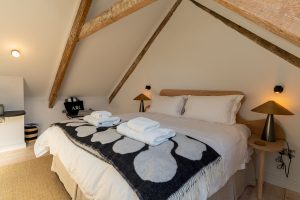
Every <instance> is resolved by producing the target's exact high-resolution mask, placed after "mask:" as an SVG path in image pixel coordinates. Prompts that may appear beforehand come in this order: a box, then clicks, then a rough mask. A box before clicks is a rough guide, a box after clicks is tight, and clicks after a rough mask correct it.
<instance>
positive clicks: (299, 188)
mask: <svg viewBox="0 0 300 200" xmlns="http://www.w3.org/2000/svg"><path fill="white" fill-rule="evenodd" d="M278 173H284V172H283V171H278ZM265 181H266V182H268V183H271V184H273V185H277V186H279V187H282V188H286V189H289V190H292V191H295V192H298V193H299V192H300V182H299V180H295V179H293V177H291V176H290V177H288V178H286V177H285V176H280V175H278V174H274V173H270V172H267V171H265Z"/></svg>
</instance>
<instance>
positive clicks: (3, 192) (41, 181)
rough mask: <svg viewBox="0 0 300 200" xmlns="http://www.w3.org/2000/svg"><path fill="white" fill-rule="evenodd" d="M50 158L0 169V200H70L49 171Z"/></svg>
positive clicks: (60, 184) (53, 174) (55, 176)
mask: <svg viewBox="0 0 300 200" xmlns="http://www.w3.org/2000/svg"><path fill="white" fill-rule="evenodd" d="M51 162H52V156H45V157H42V158H38V159H33V160H30V161H26V162H22V163H18V164H14V165H10V166H5V167H1V168H0V200H65V199H68V200H69V199H71V198H70V196H69V194H68V193H67V191H66V190H65V188H64V186H63V184H62V183H61V182H60V181H59V179H58V177H57V175H56V174H55V173H54V172H52V171H51V170H50V168H51Z"/></svg>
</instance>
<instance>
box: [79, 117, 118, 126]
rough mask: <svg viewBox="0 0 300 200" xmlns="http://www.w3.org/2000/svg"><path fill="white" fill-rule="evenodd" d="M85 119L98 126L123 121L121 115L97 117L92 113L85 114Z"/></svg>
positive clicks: (111, 124)
mask: <svg viewBox="0 0 300 200" xmlns="http://www.w3.org/2000/svg"><path fill="white" fill-rule="evenodd" d="M83 120H84V121H86V122H88V123H89V124H92V125H94V126H96V127H107V126H113V125H116V124H118V123H119V122H120V121H121V119H120V117H109V118H102V119H97V118H95V117H93V116H91V115H86V116H84V118H83Z"/></svg>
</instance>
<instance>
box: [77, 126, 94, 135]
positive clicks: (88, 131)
mask: <svg viewBox="0 0 300 200" xmlns="http://www.w3.org/2000/svg"><path fill="white" fill-rule="evenodd" d="M75 131H76V132H77V136H78V137H86V136H89V135H92V134H93V133H96V132H97V128H96V127H95V126H79V127H77V128H76V129H75Z"/></svg>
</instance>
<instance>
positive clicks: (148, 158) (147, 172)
mask: <svg viewBox="0 0 300 200" xmlns="http://www.w3.org/2000/svg"><path fill="white" fill-rule="evenodd" d="M173 147H174V143H173V142H172V141H167V142H164V143H162V144H160V145H158V146H155V147H151V146H149V150H147V151H143V152H141V153H140V154H138V155H137V156H136V157H135V159H134V169H135V171H136V173H137V174H138V175H139V176H140V178H142V179H143V180H147V181H152V182H155V183H160V182H167V181H169V180H171V179H172V178H173V177H174V176H175V174H176V171H177V163H176V160H175V159H174V157H173V156H172V155H171V150H172V149H173Z"/></svg>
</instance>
